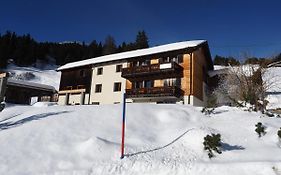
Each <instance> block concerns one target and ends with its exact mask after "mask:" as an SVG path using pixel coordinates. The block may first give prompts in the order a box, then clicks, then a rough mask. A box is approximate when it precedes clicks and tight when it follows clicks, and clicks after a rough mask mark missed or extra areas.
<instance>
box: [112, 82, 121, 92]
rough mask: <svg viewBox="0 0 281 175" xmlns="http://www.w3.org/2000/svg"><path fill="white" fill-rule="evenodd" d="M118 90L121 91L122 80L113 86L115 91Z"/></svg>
mask: <svg viewBox="0 0 281 175" xmlns="http://www.w3.org/2000/svg"><path fill="white" fill-rule="evenodd" d="M118 91H121V83H120V82H117V83H114V87H113V92H118Z"/></svg>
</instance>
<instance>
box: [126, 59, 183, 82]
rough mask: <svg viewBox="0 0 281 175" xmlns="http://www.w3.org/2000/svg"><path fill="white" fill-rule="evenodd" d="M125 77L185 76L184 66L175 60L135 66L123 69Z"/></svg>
mask: <svg viewBox="0 0 281 175" xmlns="http://www.w3.org/2000/svg"><path fill="white" fill-rule="evenodd" d="M121 76H122V77H123V78H126V79H129V80H134V79H138V78H143V79H145V77H153V76H154V77H157V78H159V77H162V78H173V77H182V76H183V67H182V66H180V65H179V64H177V63H175V62H171V63H162V64H151V65H144V66H134V67H128V68H123V69H122V75H121Z"/></svg>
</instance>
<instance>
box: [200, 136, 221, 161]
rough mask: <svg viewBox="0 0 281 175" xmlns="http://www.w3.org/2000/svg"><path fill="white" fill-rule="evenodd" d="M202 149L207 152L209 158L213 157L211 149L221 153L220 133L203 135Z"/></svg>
mask: <svg viewBox="0 0 281 175" xmlns="http://www.w3.org/2000/svg"><path fill="white" fill-rule="evenodd" d="M203 145H204V150H206V151H207V152H208V156H209V158H212V157H214V156H215V155H214V153H213V151H215V152H217V153H219V154H221V153H222V152H221V150H220V147H221V135H220V134H212V135H207V136H206V137H204V142H203Z"/></svg>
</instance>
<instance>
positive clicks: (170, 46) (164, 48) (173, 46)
mask: <svg viewBox="0 0 281 175" xmlns="http://www.w3.org/2000/svg"><path fill="white" fill-rule="evenodd" d="M204 42H206V40H193V41H183V42H177V43H171V44H165V45H161V46H156V47H151V48H146V49H139V50H133V51H127V52H122V53H116V54H111V55H105V56H100V57H96V58H91V59H87V60H83V61H77V62H72V63H67V64H65V65H63V66H61V67H59V68H58V69H57V70H58V71H61V70H64V69H70V68H74V67H80V66H86V65H91V64H97V63H103V62H108V61H115V60H121V59H125V58H133V57H139V56H145V55H152V54H157V53H163V52H168V51H174V50H180V49H186V48H190V47H196V46H198V45H200V44H203V43H204Z"/></svg>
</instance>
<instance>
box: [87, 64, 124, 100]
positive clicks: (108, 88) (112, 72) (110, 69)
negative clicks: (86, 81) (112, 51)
mask: <svg viewBox="0 0 281 175" xmlns="http://www.w3.org/2000/svg"><path fill="white" fill-rule="evenodd" d="M120 64H122V65H123V68H124V67H126V65H127V64H126V63H118V64H111V65H105V66H100V67H102V68H103V74H102V75H97V70H98V68H100V67H94V68H93V74H92V75H93V76H92V85H91V97H90V104H92V103H93V102H94V103H95V102H98V103H99V104H114V103H121V102H122V100H123V93H124V91H125V86H126V79H124V78H122V77H121V72H116V65H120ZM115 82H121V91H118V92H113V87H114V83H115ZM96 84H102V91H101V92H100V93H96V92H95V89H96Z"/></svg>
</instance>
